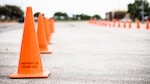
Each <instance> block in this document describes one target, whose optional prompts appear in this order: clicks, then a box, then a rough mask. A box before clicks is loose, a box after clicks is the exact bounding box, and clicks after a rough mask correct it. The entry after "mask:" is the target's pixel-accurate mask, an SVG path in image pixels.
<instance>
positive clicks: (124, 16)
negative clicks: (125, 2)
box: [105, 10, 130, 21]
mask: <svg viewBox="0 0 150 84" xmlns="http://www.w3.org/2000/svg"><path fill="white" fill-rule="evenodd" d="M105 18H106V20H109V21H112V20H113V19H117V20H123V21H124V20H129V19H130V14H129V13H127V11H126V10H116V11H110V12H107V13H106V17H105Z"/></svg>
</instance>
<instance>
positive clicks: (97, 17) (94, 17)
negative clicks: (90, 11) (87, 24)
mask: <svg viewBox="0 0 150 84" xmlns="http://www.w3.org/2000/svg"><path fill="white" fill-rule="evenodd" d="M92 18H93V19H96V20H98V19H102V18H101V16H99V15H97V14H95V15H93V16H92Z"/></svg>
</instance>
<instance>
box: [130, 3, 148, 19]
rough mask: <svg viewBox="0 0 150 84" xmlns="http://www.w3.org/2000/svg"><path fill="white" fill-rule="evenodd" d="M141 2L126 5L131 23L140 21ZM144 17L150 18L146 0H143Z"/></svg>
mask: <svg viewBox="0 0 150 84" xmlns="http://www.w3.org/2000/svg"><path fill="white" fill-rule="evenodd" d="M141 5H142V0H135V1H134V3H130V4H128V13H130V17H131V19H132V20H133V21H135V19H136V18H137V19H140V20H141V19H142V17H141V11H142V7H141ZM144 16H145V17H148V18H150V7H149V3H148V2H147V0H144Z"/></svg>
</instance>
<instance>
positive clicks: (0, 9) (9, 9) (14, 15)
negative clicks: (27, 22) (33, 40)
mask: <svg viewBox="0 0 150 84" xmlns="http://www.w3.org/2000/svg"><path fill="white" fill-rule="evenodd" d="M2 15H3V16H5V18H6V19H10V20H12V19H19V18H23V15H24V12H23V11H22V10H21V9H20V8H19V7H17V6H14V5H5V6H0V16H2Z"/></svg>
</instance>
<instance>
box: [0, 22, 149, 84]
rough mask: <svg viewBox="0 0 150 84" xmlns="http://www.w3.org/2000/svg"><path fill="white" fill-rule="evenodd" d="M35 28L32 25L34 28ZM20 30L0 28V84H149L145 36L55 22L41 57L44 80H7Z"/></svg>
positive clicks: (15, 64) (15, 25)
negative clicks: (46, 51) (47, 73)
mask: <svg viewBox="0 0 150 84" xmlns="http://www.w3.org/2000/svg"><path fill="white" fill-rule="evenodd" d="M35 25H37V24H35ZM22 34H23V24H20V23H7V24H6V23H0V84H150V30H146V29H145V28H144V26H142V28H141V29H136V27H133V28H131V29H129V28H123V27H121V28H117V27H111V28H110V27H104V26H99V25H94V24H89V23H88V22H87V21H71V22H55V32H54V33H53V34H52V37H51V42H52V44H50V45H48V48H49V50H50V51H52V54H41V59H42V65H43V70H48V71H50V73H51V75H50V76H49V77H48V78H32V79H10V78H9V75H10V74H12V73H13V72H15V71H17V68H18V62H19V55H20V48H21V41H22Z"/></svg>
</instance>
